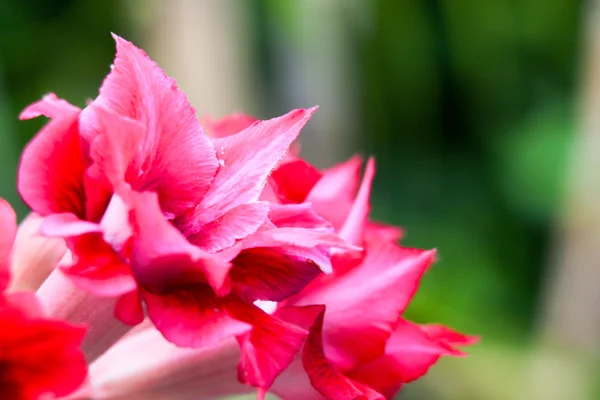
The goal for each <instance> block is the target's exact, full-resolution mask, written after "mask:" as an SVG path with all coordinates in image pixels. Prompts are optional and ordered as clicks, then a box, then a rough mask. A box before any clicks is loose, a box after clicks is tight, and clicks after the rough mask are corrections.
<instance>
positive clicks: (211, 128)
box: [202, 113, 257, 138]
mask: <svg viewBox="0 0 600 400" xmlns="http://www.w3.org/2000/svg"><path fill="white" fill-rule="evenodd" d="M256 121H257V120H256V118H254V117H251V116H250V115H246V114H239V113H238V114H231V115H228V116H226V117H223V118H221V119H218V120H215V119H212V118H210V117H204V118H203V119H202V125H204V127H205V128H206V130H207V132H208V134H209V135H210V136H211V137H214V138H222V137H225V136H230V135H234V134H236V133H239V132H241V131H243V130H244V129H246V128H247V127H249V126H250V125H252V124H253V123H254V122H256Z"/></svg>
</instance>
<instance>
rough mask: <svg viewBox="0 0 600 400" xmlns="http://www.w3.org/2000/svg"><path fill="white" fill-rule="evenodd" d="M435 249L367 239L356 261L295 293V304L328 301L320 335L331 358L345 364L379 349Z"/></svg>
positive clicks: (345, 366) (348, 365) (351, 365)
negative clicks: (340, 272)
mask: <svg viewBox="0 0 600 400" xmlns="http://www.w3.org/2000/svg"><path fill="white" fill-rule="evenodd" d="M434 254H435V252H434V251H422V250H414V249H404V248H400V247H398V246H396V245H393V244H384V243H374V244H373V243H371V244H369V245H368V247H367V256H366V258H365V260H364V261H363V263H362V264H361V265H360V266H359V267H357V268H354V269H353V270H351V271H349V272H347V273H346V274H344V275H342V276H339V277H337V278H336V279H333V280H329V281H328V282H327V284H323V285H321V286H320V287H317V288H315V289H313V290H311V291H310V292H308V293H307V294H306V295H302V294H301V295H300V297H299V298H298V299H297V300H296V303H295V304H298V305H304V304H325V305H326V306H327V315H326V318H325V325H324V331H323V338H324V341H325V351H326V354H327V357H328V358H329V359H330V360H331V361H332V362H334V363H335V364H336V365H337V366H338V367H340V368H342V369H344V370H348V369H352V368H354V367H355V366H356V365H358V364H360V363H362V362H366V361H369V360H372V359H375V358H377V357H380V356H381V355H383V353H384V349H385V345H386V341H387V340H388V338H389V337H390V335H391V333H392V331H393V330H394V327H395V325H396V321H397V318H398V315H400V313H401V312H402V311H403V310H404V309H405V308H406V306H407V305H408V303H409V301H410V299H411V298H412V296H413V294H414V293H415V292H416V290H417V287H418V284H419V280H420V278H421V276H422V275H423V273H424V272H425V271H426V269H427V268H428V266H429V265H430V264H431V262H432V261H433V258H434Z"/></svg>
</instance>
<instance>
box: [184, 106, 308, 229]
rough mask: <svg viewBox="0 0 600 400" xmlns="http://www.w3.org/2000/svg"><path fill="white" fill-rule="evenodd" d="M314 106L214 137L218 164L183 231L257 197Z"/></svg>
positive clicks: (199, 227) (194, 227) (213, 218)
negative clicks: (212, 177) (234, 132)
mask: <svg viewBox="0 0 600 400" xmlns="http://www.w3.org/2000/svg"><path fill="white" fill-rule="evenodd" d="M315 110H316V108H310V109H305V110H295V111H292V112H290V113H288V114H286V115H284V116H282V117H279V118H274V119H271V120H268V121H258V122H256V123H254V124H252V125H251V126H250V127H248V128H246V129H244V130H243V131H242V132H240V133H238V134H236V135H232V136H227V137H225V138H222V139H214V143H215V147H216V148H217V157H218V158H219V160H220V163H221V168H219V171H218V172H217V175H216V176H215V180H214V181H213V184H212V185H211V188H210V190H209V191H208V193H206V195H205V196H204V198H203V199H202V201H201V202H200V204H199V205H198V206H197V207H196V209H195V211H194V212H193V213H191V214H190V215H188V216H186V218H185V221H184V222H183V223H182V229H183V231H184V232H185V233H186V235H188V236H189V235H192V234H194V233H196V232H198V231H199V230H200V229H201V227H202V226H204V225H206V224H208V223H210V222H211V221H213V220H216V219H218V218H220V217H221V216H223V215H224V214H225V212H227V211H228V210H230V209H232V208H234V207H236V206H239V205H241V204H245V203H249V202H253V201H256V200H257V199H258V198H259V196H260V194H261V192H262V190H263V187H264V186H265V182H266V180H267V177H268V176H269V174H270V173H271V170H272V169H273V168H274V167H275V165H276V164H277V162H278V161H279V160H280V159H281V157H283V155H284V154H285V152H286V151H287V150H288V147H289V146H290V144H291V143H292V141H293V140H294V139H295V138H296V136H298V134H299V133H300V130H301V129H302V127H303V126H304V125H305V124H306V122H308V120H309V119H310V117H311V115H312V114H313V113H314V112H315Z"/></svg>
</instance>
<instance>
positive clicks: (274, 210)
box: [269, 203, 333, 231]
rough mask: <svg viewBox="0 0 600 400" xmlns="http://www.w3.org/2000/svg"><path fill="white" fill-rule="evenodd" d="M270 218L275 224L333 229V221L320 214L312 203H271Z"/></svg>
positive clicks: (281, 226)
mask: <svg viewBox="0 0 600 400" xmlns="http://www.w3.org/2000/svg"><path fill="white" fill-rule="evenodd" d="M269 219H270V220H271V222H273V224H275V226H277V227H279V228H283V227H296V228H306V229H318V230H327V231H332V230H333V226H332V225H331V223H330V222H329V221H327V220H325V219H323V218H321V216H319V215H318V214H317V213H316V212H315V210H314V208H313V207H312V204H310V203H302V204H276V203H271V204H270V213H269Z"/></svg>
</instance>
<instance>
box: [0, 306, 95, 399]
mask: <svg viewBox="0 0 600 400" xmlns="http://www.w3.org/2000/svg"><path fill="white" fill-rule="evenodd" d="M31 297H32V301H35V299H34V298H33V294H31ZM0 326H2V329H0V343H2V345H0V347H1V350H2V351H1V355H0V364H2V373H1V374H0V387H2V395H3V397H4V396H8V397H7V398H11V399H37V398H41V397H42V396H44V395H48V394H50V395H51V394H54V395H56V396H65V395H68V394H69V393H71V392H72V391H73V390H75V389H76V388H77V387H78V386H79V385H80V384H81V383H82V382H83V380H84V379H85V377H86V375H87V366H86V363H85V359H84V357H83V354H82V353H81V351H80V350H79V345H80V344H81V342H82V340H83V337H84V334H85V329H84V328H83V327H80V326H76V325H71V324H67V323H65V322H62V321H56V320H50V319H45V318H40V317H30V316H29V315H28V313H27V312H21V310H20V309H19V308H16V307H15V306H14V305H8V304H4V305H0Z"/></svg>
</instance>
